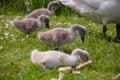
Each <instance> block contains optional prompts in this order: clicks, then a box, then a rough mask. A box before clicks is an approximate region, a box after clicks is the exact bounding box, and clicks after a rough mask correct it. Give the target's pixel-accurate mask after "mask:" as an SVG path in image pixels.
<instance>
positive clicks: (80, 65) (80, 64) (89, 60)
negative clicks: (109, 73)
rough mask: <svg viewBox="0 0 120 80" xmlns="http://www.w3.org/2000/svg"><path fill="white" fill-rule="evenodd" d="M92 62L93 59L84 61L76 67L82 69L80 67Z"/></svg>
mask: <svg viewBox="0 0 120 80" xmlns="http://www.w3.org/2000/svg"><path fill="white" fill-rule="evenodd" d="M91 63H92V61H91V60H89V61H87V62H85V63H83V64H80V65H78V66H77V67H76V69H80V68H82V67H85V66H86V65H89V64H91Z"/></svg>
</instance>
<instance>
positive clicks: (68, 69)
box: [58, 67, 72, 72]
mask: <svg viewBox="0 0 120 80" xmlns="http://www.w3.org/2000/svg"><path fill="white" fill-rule="evenodd" d="M70 70H72V68H71V67H61V68H59V69H58V71H59V72H66V71H70Z"/></svg>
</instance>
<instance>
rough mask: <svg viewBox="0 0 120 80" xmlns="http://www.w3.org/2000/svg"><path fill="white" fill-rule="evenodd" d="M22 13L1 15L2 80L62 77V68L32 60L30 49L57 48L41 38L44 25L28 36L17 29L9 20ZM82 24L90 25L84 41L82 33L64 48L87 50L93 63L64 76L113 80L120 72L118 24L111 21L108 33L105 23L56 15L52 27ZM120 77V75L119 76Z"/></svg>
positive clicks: (70, 79) (73, 79)
mask: <svg viewBox="0 0 120 80" xmlns="http://www.w3.org/2000/svg"><path fill="white" fill-rule="evenodd" d="M23 16H24V15H22V14H20V13H19V14H14V15H12V16H11V14H8V15H1V16H0V80H50V79H51V78H53V77H54V78H57V77H58V70H57V69H53V70H44V69H43V68H41V67H39V66H38V65H35V64H33V63H32V62H31V60H30V53H31V51H32V50H34V49H36V48H37V49H38V50H41V51H47V50H51V49H53V47H51V46H48V45H46V44H44V43H42V42H40V41H39V40H38V39H37V33H38V32H40V31H47V30H49V29H46V28H44V29H42V30H40V31H35V32H33V33H32V35H31V37H27V36H26V35H25V34H24V33H21V32H19V31H17V30H16V29H15V28H14V27H12V25H11V24H10V23H9V21H10V20H13V19H22V18H23ZM72 24H81V25H83V26H85V27H86V29H87V35H86V37H85V42H84V43H82V42H81V39H80V37H78V38H77V40H76V41H75V42H73V43H71V44H66V45H64V46H62V47H61V48H60V50H61V51H64V52H66V53H68V54H70V53H71V51H72V50H74V49H75V48H82V49H84V50H87V51H88V52H89V54H90V59H91V60H92V61H93V64H91V65H90V66H86V67H85V68H83V69H80V71H81V75H79V76H73V75H72V73H71V72H68V73H65V76H64V78H63V80H111V78H112V77H113V76H115V75H117V74H118V73H119V72H120V58H119V56H120V44H119V43H116V42H115V36H116V31H115V27H114V26H115V25H113V24H111V25H108V26H109V27H108V31H107V34H106V37H105V36H104V35H103V34H102V27H101V26H102V25H100V24H96V23H94V22H92V21H90V20H88V19H84V18H79V17H78V16H71V17H65V16H53V17H51V20H50V29H53V28H55V27H70V25H72ZM118 80H119V79H118Z"/></svg>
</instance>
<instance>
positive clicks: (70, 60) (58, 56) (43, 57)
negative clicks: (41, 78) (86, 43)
mask: <svg viewBox="0 0 120 80" xmlns="http://www.w3.org/2000/svg"><path fill="white" fill-rule="evenodd" d="M79 59H81V60H83V61H84V62H86V61H88V60H89V54H88V52H87V51H85V50H82V49H75V50H73V52H72V53H71V55H69V54H66V53H64V52H61V51H55V50H51V51H45V52H42V51H38V50H37V49H35V50H33V51H32V52H31V60H32V62H33V63H34V64H39V65H40V66H42V67H43V68H46V69H52V68H58V67H62V66H71V67H75V66H76V65H77V62H78V60H79Z"/></svg>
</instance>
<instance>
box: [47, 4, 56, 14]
mask: <svg viewBox="0 0 120 80" xmlns="http://www.w3.org/2000/svg"><path fill="white" fill-rule="evenodd" d="M53 7H54V5H53V4H50V5H48V7H47V9H48V10H49V11H50V12H51V13H52V14H54V10H53Z"/></svg>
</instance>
